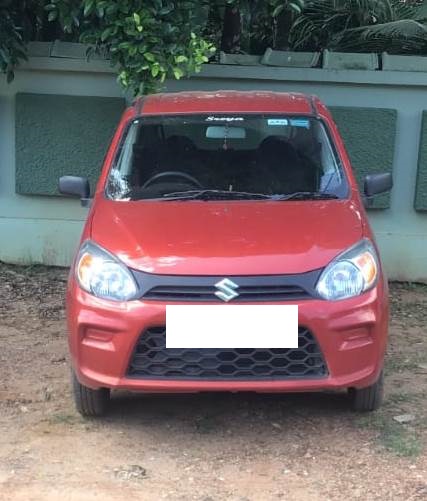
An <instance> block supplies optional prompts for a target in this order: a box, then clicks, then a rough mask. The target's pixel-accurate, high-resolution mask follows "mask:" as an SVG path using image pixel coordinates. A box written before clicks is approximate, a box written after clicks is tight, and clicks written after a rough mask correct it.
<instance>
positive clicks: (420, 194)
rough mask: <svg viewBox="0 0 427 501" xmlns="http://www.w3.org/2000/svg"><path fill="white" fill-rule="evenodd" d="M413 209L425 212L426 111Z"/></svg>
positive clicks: (426, 204) (426, 206) (426, 164)
mask: <svg viewBox="0 0 427 501" xmlns="http://www.w3.org/2000/svg"><path fill="white" fill-rule="evenodd" d="M414 207H415V209H416V210H418V211H427V111H423V116H422V125H421V133H420V149H419V157H418V175H417V189H416V196H415V204H414ZM426 254H427V252H426ZM426 257H427V256H426Z"/></svg>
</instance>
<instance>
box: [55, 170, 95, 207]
mask: <svg viewBox="0 0 427 501" xmlns="http://www.w3.org/2000/svg"><path fill="white" fill-rule="evenodd" d="M58 189H59V193H62V194H64V195H71V196H72V197H79V198H80V199H81V202H82V205H83V206H86V207H87V206H88V205H90V202H89V201H90V199H89V196H90V185H89V180H88V179H87V178H86V177H78V176H62V177H60V178H59V184H58Z"/></svg>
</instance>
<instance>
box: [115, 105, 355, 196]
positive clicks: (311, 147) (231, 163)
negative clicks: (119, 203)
mask: <svg viewBox="0 0 427 501" xmlns="http://www.w3.org/2000/svg"><path fill="white" fill-rule="evenodd" d="M198 189H203V190H224V191H228V192H230V193H233V192H245V193H257V194H264V195H286V194H291V193H295V192H324V193H330V194H333V195H336V197H337V198H341V197H344V196H346V194H347V183H346V179H345V176H344V174H343V170H342V168H341V165H340V162H339V159H338V157H337V155H336V153H335V149H334V147H333V145H331V142H330V139H329V135H328V133H327V131H326V129H325V126H324V124H323V123H322V121H320V120H318V119H316V118H313V117H305V116H285V115H283V116H282V115H277V114H274V115H247V114H246V115H245V114H242V115H225V114H218V115H212V114H210V115H197V116H194V115H191V116H187V115H185V116H183V115H180V116H169V115H168V116H160V117H141V118H138V119H136V120H134V121H133V122H132V123H131V124H130V126H129V127H128V129H127V131H126V133H125V135H124V137H123V139H122V142H121V145H120V148H119V151H118V153H117V155H116V159H115V162H114V164H113V166H112V169H111V170H110V173H109V176H108V181H107V187H106V193H107V196H108V197H110V198H112V199H115V200H143V199H158V198H162V197H164V196H167V195H168V194H171V193H176V192H179V193H181V192H190V191H194V190H198ZM230 198H232V197H230Z"/></svg>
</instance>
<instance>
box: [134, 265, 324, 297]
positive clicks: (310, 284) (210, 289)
mask: <svg viewBox="0 0 427 501" xmlns="http://www.w3.org/2000/svg"><path fill="white" fill-rule="evenodd" d="M321 273H322V270H321V269H317V270H312V271H308V272H305V273H297V274H294V275H242V276H238V275H231V276H228V277H227V276H220V275H201V276H198V275H162V274H152V273H146V272H144V271H138V270H132V274H133V276H134V278H135V281H136V282H137V284H138V289H139V290H140V294H141V295H140V298H141V299H142V300H144V301H163V302H167V301H171V302H172V301H181V302H197V301H199V302H219V303H221V302H222V299H220V298H219V297H217V295H216V293H218V292H219V291H220V290H221V288H220V287H218V285H219V284H220V283H221V282H222V281H224V280H231V281H232V282H233V284H234V286H235V287H234V289H233V290H234V291H235V292H236V293H237V295H236V296H235V297H233V299H232V302H233V303H235V302H243V301H246V302H257V301H263V302H269V301H271V302H274V301H300V300H301V301H302V300H305V299H310V298H319V297H318V295H317V292H316V284H317V282H318V280H319V277H320V274H321Z"/></svg>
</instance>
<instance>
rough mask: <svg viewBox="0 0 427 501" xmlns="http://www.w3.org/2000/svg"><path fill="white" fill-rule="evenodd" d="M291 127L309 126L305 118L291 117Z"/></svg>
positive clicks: (306, 127)
mask: <svg viewBox="0 0 427 501" xmlns="http://www.w3.org/2000/svg"><path fill="white" fill-rule="evenodd" d="M291 125H292V127H304V128H305V129H309V128H310V121H309V120H308V119H306V118H291Z"/></svg>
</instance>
